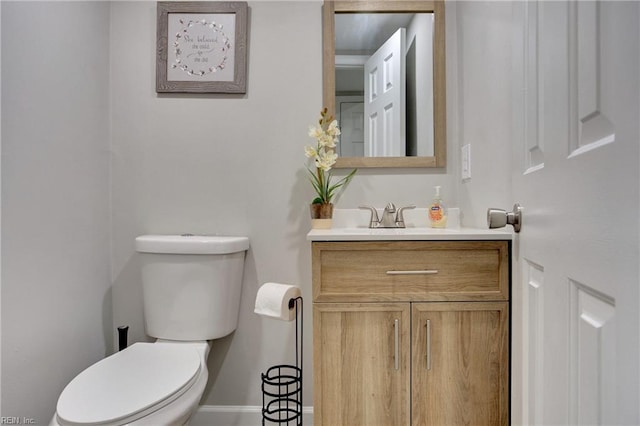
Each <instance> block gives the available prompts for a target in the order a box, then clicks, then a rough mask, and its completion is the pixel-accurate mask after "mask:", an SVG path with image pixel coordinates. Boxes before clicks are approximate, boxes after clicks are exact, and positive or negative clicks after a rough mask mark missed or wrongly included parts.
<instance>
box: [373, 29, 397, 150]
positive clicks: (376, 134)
mask: <svg viewBox="0 0 640 426" xmlns="http://www.w3.org/2000/svg"><path fill="white" fill-rule="evenodd" d="M405 43H406V30H405V29H404V28H398V30H397V31H396V32H395V33H393V35H392V36H391V37H389V38H388V39H387V41H385V42H384V43H383V44H382V46H380V47H379V48H378V50H376V52H375V53H374V54H373V55H371V56H370V57H369V59H367V61H366V62H365V63H364V119H365V124H364V140H365V142H366V143H365V145H364V155H365V156H366V157H404V155H405V124H406V121H405V120H404V117H405V90H406V89H405V87H406V72H405V54H404V52H405Z"/></svg>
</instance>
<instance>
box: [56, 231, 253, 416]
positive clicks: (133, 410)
mask: <svg viewBox="0 0 640 426" xmlns="http://www.w3.org/2000/svg"><path fill="white" fill-rule="evenodd" d="M248 248H249V239H248V238H246V237H209V236H206V237H205V236H193V235H184V236H178V235H152V236H142V237H138V238H137V239H136V249H137V251H138V252H139V253H140V256H141V269H142V285H143V299H144V317H145V329H146V332H147V334H148V335H149V336H152V337H155V338H157V339H158V340H157V341H156V342H155V343H134V344H133V345H131V346H129V347H128V348H126V349H124V350H122V351H120V352H117V353H115V354H113V355H111V356H109V357H107V358H105V359H103V360H101V361H99V362H97V363H96V364H94V365H92V366H90V367H89V368H87V369H85V370H84V371H83V372H81V373H80V374H78V376H76V377H75V378H74V379H73V380H72V381H71V382H69V384H68V385H67V386H66V387H65V388H64V390H63V391H62V393H61V394H60V397H59V398H58V404H57V406H56V414H55V415H54V416H53V419H52V420H51V422H50V426H80V425H82V426H89V425H94V426H97V425H100V426H122V425H153V426H161V425H185V424H188V422H189V418H190V417H191V415H192V414H193V412H195V410H196V409H197V407H198V403H199V401H200V398H201V397H202V394H203V392H204V388H205V386H206V384H207V378H208V371H207V356H208V355H209V350H210V347H211V346H210V342H209V341H210V340H212V339H217V338H220V337H224V336H226V335H228V334H229V333H231V332H232V331H234V330H235V328H236V326H237V321H238V313H239V307H240V306H239V305H240V287H241V285H242V272H243V269H244V255H245V251H246V250H248Z"/></svg>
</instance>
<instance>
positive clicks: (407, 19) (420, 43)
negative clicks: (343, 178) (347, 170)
mask: <svg viewBox="0 0 640 426" xmlns="http://www.w3.org/2000/svg"><path fill="white" fill-rule="evenodd" d="M399 28H406V37H405V39H406V42H405V47H404V48H402V52H403V53H402V60H403V62H404V63H405V73H403V77H404V80H405V83H401V82H400V80H399V81H398V82H397V83H394V84H391V83H390V82H385V84H382V83H383V81H384V78H385V77H384V71H385V70H384V68H382V69H380V68H379V67H380V65H378V66H373V69H378V70H381V71H383V72H382V73H377V74H375V75H377V76H378V81H379V88H378V89H377V92H376V93H377V94H378V95H380V94H384V93H385V92H386V91H387V90H388V88H389V87H394V88H397V87H399V86H402V85H404V89H401V90H402V98H404V100H402V101H400V102H402V106H401V108H399V109H395V105H394V108H389V106H390V104H389V103H388V102H384V103H383V104H381V106H380V108H379V109H378V111H377V112H375V111H374V112H372V113H369V112H368V111H366V110H367V109H368V107H367V106H365V114H364V115H363V119H364V120H365V121H366V122H363V123H362V125H361V126H358V127H362V128H363V129H365V137H364V155H365V156H367V157H368V156H371V157H383V156H392V157H398V156H419V157H425V156H433V155H434V120H433V117H434V104H433V102H434V97H433V37H434V18H433V14H432V13H415V14H414V13H336V14H335V72H336V73H335V96H336V115H337V116H340V114H341V112H340V106H339V101H338V99H341V98H344V97H345V96H349V102H354V101H356V100H355V99H354V98H353V97H354V96H356V97H358V96H359V97H360V99H361V101H362V102H364V101H365V82H366V83H369V82H371V81H372V79H373V77H374V74H372V73H370V72H369V71H366V70H365V69H364V68H365V63H367V62H368V61H370V58H372V56H375V52H376V51H378V50H379V49H384V48H382V47H381V46H382V45H383V44H384V43H385V41H387V40H388V39H389V38H390V37H391V36H392V35H393V34H394V33H396V32H397V31H398V30H399ZM382 56H383V58H386V56H385V55H382ZM398 66H400V65H395V67H398ZM391 69H393V67H391V68H388V69H387V70H386V71H387V72H388V71H390V70H391ZM396 70H397V69H396ZM397 99H399V98H396V100H395V101H394V102H399V101H398V100H397ZM366 104H367V102H365V105H366ZM394 109H395V110H396V111H397V112H399V113H400V115H396V116H395V117H396V119H395V124H396V125H397V129H396V130H395V134H393V136H392V133H391V131H392V130H391V127H390V126H388V123H386V124H387V125H386V126H385V123H384V115H386V116H387V118H388V117H392V114H391V111H392V110H394ZM401 110H404V111H402V112H400V111H401ZM381 114H383V115H381ZM366 117H369V118H368V119H367V118H366ZM339 120H340V121H339V122H340V126H341V129H342V131H343V133H344V132H347V133H350V132H351V129H350V128H349V126H351V124H350V123H348V122H346V121H345V119H344V117H341V118H339ZM374 122H377V129H378V130H377V131H373V129H374V128H376V127H374ZM345 126H346V127H347V128H345ZM402 127H404V129H403V128H402ZM369 133H371V134H372V135H377V138H378V140H379V141H381V140H382V139H384V138H383V136H385V135H386V136H387V140H390V141H392V143H386V144H382V145H384V146H385V147H384V148H381V144H380V143H376V142H375V141H374V138H372V137H369ZM342 140H344V137H343V139H342ZM341 143H342V142H341ZM351 152H354V154H353V156H354V157H359V156H362V155H363V154H357V153H356V152H357V151H352V150H351V149H350V148H345V149H341V152H340V155H341V156H351V155H350V153H351Z"/></svg>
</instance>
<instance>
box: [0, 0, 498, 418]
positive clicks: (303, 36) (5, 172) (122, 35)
mask: <svg viewBox="0 0 640 426" xmlns="http://www.w3.org/2000/svg"><path fill="white" fill-rule="evenodd" d="M321 4H322V2H321V1H300V2H292V1H287V2H267V1H257V2H250V3H249V7H250V13H249V28H250V30H249V33H250V34H249V61H248V64H249V70H248V92H247V94H246V95H238V96H236V95H162V96H159V95H157V94H156V93H155V89H154V87H155V20H156V13H155V2H111V3H109V4H105V3H92V2H86V3H85V2H71V3H12V2H2V3H1V7H2V43H3V44H2V86H3V93H2V132H3V134H2V136H3V144H2V169H1V170H2V206H3V212H2V218H3V227H2V231H3V232H2V374H3V377H2V411H3V412H2V415H25V416H35V417H36V418H37V420H38V421H41V422H43V421H46V420H47V419H48V417H49V416H50V415H51V414H52V413H53V410H54V407H55V401H56V398H57V396H58V395H59V393H60V391H61V389H62V387H63V386H64V384H66V382H67V381H68V380H70V379H71V378H72V377H73V376H74V375H75V374H77V372H79V371H80V370H82V369H83V368H85V367H86V366H87V365H89V364H91V363H92V362H95V361H96V360H97V359H99V358H100V357H102V356H103V355H105V353H110V352H112V351H113V350H114V348H113V343H112V338H113V333H114V331H113V330H114V327H115V326H117V325H121V324H127V325H129V326H130V327H131V340H132V341H137V340H148V337H146V336H145V334H144V328H143V317H142V303H141V288H140V281H139V276H138V259H137V256H136V254H135V251H134V238H135V237H136V236H137V235H140V234H145V233H183V232H191V233H208V234H215V233H220V234H237V235H247V236H248V237H249V238H250V239H251V249H250V251H249V253H248V256H247V262H246V268H245V277H244V282H243V297H242V306H241V315H240V322H239V327H238V330H237V331H236V332H235V333H234V334H232V335H231V336H229V337H227V338H224V339H221V340H219V341H216V342H215V343H214V347H213V352H212V354H211V356H210V358H209V369H210V380H209V386H208V388H207V390H206V392H205V396H204V398H203V401H202V402H203V403H204V404H208V405H260V404H261V399H260V383H259V373H260V372H261V371H264V370H265V369H266V368H267V367H268V366H270V365H272V364H275V363H280V362H283V361H284V362H292V352H293V351H292V349H293V329H292V324H288V323H280V322H277V321H272V320H268V319H263V318H261V317H258V316H256V315H255V314H254V313H253V304H254V300H255V294H256V291H257V289H258V287H259V286H260V285H261V284H262V283H263V282H266V281H282V282H288V283H294V284H298V285H300V286H301V287H302V288H303V293H304V296H305V297H306V300H307V304H306V308H307V310H306V319H307V321H306V324H305V332H306V335H305V372H306V377H305V405H308V404H311V401H312V399H311V386H312V381H311V371H312V363H311V358H312V353H311V349H312V348H311V338H312V336H311V304H310V300H311V295H310V290H311V263H310V244H309V243H308V242H307V241H306V239H305V235H306V233H307V231H308V230H309V227H310V219H309V216H308V203H309V202H310V201H311V199H312V198H313V190H312V188H311V185H310V184H309V183H308V182H307V180H306V176H305V173H306V172H305V169H304V166H305V158H304V154H303V147H304V145H305V144H308V143H309V142H310V141H311V140H310V139H309V138H308V136H307V128H308V125H309V124H311V123H312V122H314V121H315V120H316V118H317V114H318V111H319V110H320V108H321V107H322V94H321V90H322V84H321V66H322V64H321V19H320V16H321V14H320V11H321ZM466 7H470V8H473V7H474V6H473V5H466V4H464V5H456V4H455V3H448V4H447V78H448V80H447V90H448V99H447V104H448V105H447V108H448V123H447V131H448V154H449V158H448V166H447V168H446V169H439V170H426V169H422V170H421V169H416V170H414V169H406V170H400V169H382V170H364V169H362V170H360V171H359V172H358V174H357V175H356V177H355V178H354V180H353V182H352V183H351V185H350V187H349V188H348V189H347V191H346V193H345V194H344V195H343V196H342V198H341V199H339V200H338V203H337V206H338V207H340V208H354V207H357V206H358V205H359V204H363V203H366V204H372V205H376V206H383V205H384V204H386V203H387V202H389V201H393V202H395V203H396V204H397V205H406V204H418V205H420V206H426V205H428V203H429V202H430V201H431V198H432V194H433V190H432V187H433V186H434V185H441V186H442V187H443V195H444V197H445V200H446V201H448V204H449V205H450V206H451V207H455V206H458V205H461V206H462V207H463V208H468V209H469V211H470V212H471V213H470V214H467V215H465V218H466V219H469V222H468V223H466V224H467V225H469V224H471V225H476V226H484V225H483V224H482V223H481V220H480V217H481V215H483V214H484V209H486V207H487V201H486V199H485V198H483V197H482V195H483V194H488V195H487V196H488V197H489V199H490V200H495V201H496V205H498V206H500V205H505V203H504V201H505V197H508V194H506V195H505V192H506V191H508V186H506V185H505V184H503V183H502V182H504V181H506V180H507V179H508V177H509V175H508V166H506V165H505V166H504V167H502V166H499V167H498V168H497V169H496V168H495V161H493V160H492V158H493V157H492V155H493V154H494V153H496V152H497V151H498V148H499V147H500V146H508V143H507V141H506V136H505V135H504V134H503V133H499V134H497V138H496V137H495V136H496V134H493V135H489V134H488V133H482V132H484V130H483V128H482V127H481V126H480V120H481V117H476V116H474V114H473V113H472V111H473V110H472V109H471V108H481V109H482V111H486V110H487V108H488V107H487V106H486V105H484V104H483V100H482V99H481V97H482V96H487V92H486V91H482V90H480V89H481V87H480V85H481V84H484V82H482V83H481V84H479V83H477V82H476V81H475V80H474V75H475V74H474V73H473V72H472V71H473V70H472V69H471V68H468V69H464V67H463V68H461V67H459V66H458V63H459V62H460V64H462V62H463V61H462V59H461V55H464V56H465V60H466V56H469V55H471V56H472V55H473V48H477V47H480V45H481V44H482V43H484V42H487V43H488V42H493V41H494V40H493V38H482V39H481V40H475V39H474V37H473V33H470V32H467V33H466V35H468V37H466V36H464V35H463V37H461V38H458V37H457V36H456V26H457V25H458V24H459V23H458V20H459V19H463V20H464V22H463V21H460V22H462V23H464V24H467V22H466V20H467V19H471V18H472V16H471V14H469V16H467V14H466V13H464V12H465V10H467V9H465V8H466ZM456 8H461V10H462V14H461V17H457V15H456ZM469 10H470V11H472V10H471V9H469ZM25 16H29V17H30V19H29V20H25V19H23V18H24V17H25ZM52 16H55V18H56V22H57V24H56V25H55V26H51V25H49V26H47V27H46V31H45V30H44V28H45V23H46V22H47V21H46V20H47V19H49V18H50V17H52ZM483 25H484V24H483V23H482V21H480V20H478V21H476V24H475V25H474V26H472V27H471V28H472V29H473V30H468V31H479V32H480V34H482V32H481V31H484V30H482V26H483ZM18 32H19V37H18V36H16V34H18ZM465 37H466V38H465ZM9 40H11V43H9ZM15 40H20V41H21V42H20V43H16V42H15ZM36 49H40V50H38V51H39V52H41V53H40V54H39V55H33V54H28V53H30V52H33V51H36ZM500 57H502V56H500ZM503 59H504V58H503ZM503 62H504V61H503ZM503 62H501V63H500V67H502V66H503V65H504V63H503ZM471 64H474V65H473V66H478V67H481V68H482V67H484V68H482V69H486V68H487V67H489V65H488V64H483V63H482V62H481V61H480V60H477V61H475V60H474V62H469V63H468V64H467V67H470V66H472V65H471ZM43 69H44V70H46V71H42V70H43ZM459 85H462V86H464V87H460V88H459V87H458V86H459ZM495 89H496V90H498V92H499V89H500V88H499V87H496V88H495ZM463 94H464V96H462V95H463ZM491 95H492V96H494V97H495V96H496V93H492V94H491ZM499 99H500V102H502V99H503V98H502V97H499ZM463 101H464V103H463ZM467 103H469V104H468V105H467ZM463 106H464V107H463ZM489 107H492V106H491V105H490V106H489ZM496 108H498V111H499V112H501V111H502V108H503V107H502V103H500V105H499V106H497V107H496ZM486 113H487V114H490V115H489V117H487V118H486V120H484V121H485V122H487V120H490V119H497V118H499V117H496V116H494V115H491V111H489V112H486ZM458 115H461V116H463V118H460V119H459V118H458ZM461 133H464V135H466V136H470V135H474V138H473V142H474V155H475V154H476V153H485V154H482V155H481V157H480V158H481V159H489V160H492V161H490V163H491V164H493V166H494V167H493V168H492V169H489V166H486V168H483V167H484V166H481V165H479V164H478V162H477V161H474V178H473V180H472V182H469V183H467V184H463V185H460V184H459V179H458V156H459V146H460V145H461V144H462V142H463V140H462V139H461V138H460V136H459V135H460V134H461ZM476 134H481V135H482V137H477V138H476V137H475V135H476ZM485 143H486V144H488V145H489V146H490V149H489V150H487V151H484V148H483V149H481V147H482V145H483V144H485ZM504 161H505V164H507V163H506V162H507V161H508V160H507V159H505V160H504ZM458 191H461V192H462V193H461V194H460V196H459V195H458ZM507 206H508V205H507ZM109 238H111V253H109V252H108V251H109ZM109 268H110V269H109ZM110 292H111V293H112V294H110ZM112 296H113V298H112ZM111 300H113V318H112V317H111V309H112V307H111V303H112V302H111ZM53 308H55V310H53Z"/></svg>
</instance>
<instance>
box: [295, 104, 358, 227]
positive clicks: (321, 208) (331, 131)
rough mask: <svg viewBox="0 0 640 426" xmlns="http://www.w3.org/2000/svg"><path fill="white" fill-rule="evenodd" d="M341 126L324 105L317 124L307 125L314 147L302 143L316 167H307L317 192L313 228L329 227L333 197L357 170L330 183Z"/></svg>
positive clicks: (312, 220) (336, 156) (306, 153)
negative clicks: (314, 141)
mask: <svg viewBox="0 0 640 426" xmlns="http://www.w3.org/2000/svg"><path fill="white" fill-rule="evenodd" d="M339 135H340V128H339V127H338V122H337V121H336V120H335V119H334V118H333V116H331V115H328V112H327V108H324V109H323V110H322V111H320V119H319V120H318V123H317V124H315V125H312V126H310V127H309V136H310V137H312V138H314V139H315V140H316V144H315V146H311V145H307V146H305V148H304V150H305V155H306V156H307V158H308V159H310V160H313V163H314V166H315V167H314V168H315V170H313V169H311V168H309V167H308V166H307V171H308V172H309V181H310V182H311V185H312V186H313V189H315V191H316V195H317V196H316V197H315V198H314V199H313V201H312V202H311V207H310V208H311V222H312V227H313V228H330V227H331V219H332V218H333V203H332V200H333V197H334V196H335V195H336V194H337V193H338V192H339V191H338V190H339V189H341V188H342V189H344V187H345V186H346V185H347V184H348V183H349V181H351V178H353V175H355V173H356V171H357V170H358V169H353V170H352V171H351V172H350V173H349V174H348V175H346V176H345V177H343V178H342V179H340V180H338V181H337V182H335V183H332V182H331V180H332V172H331V168H332V167H333V165H334V164H335V163H336V160H337V159H338V154H337V153H336V151H335V148H336V144H337V143H338V136H339Z"/></svg>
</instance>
